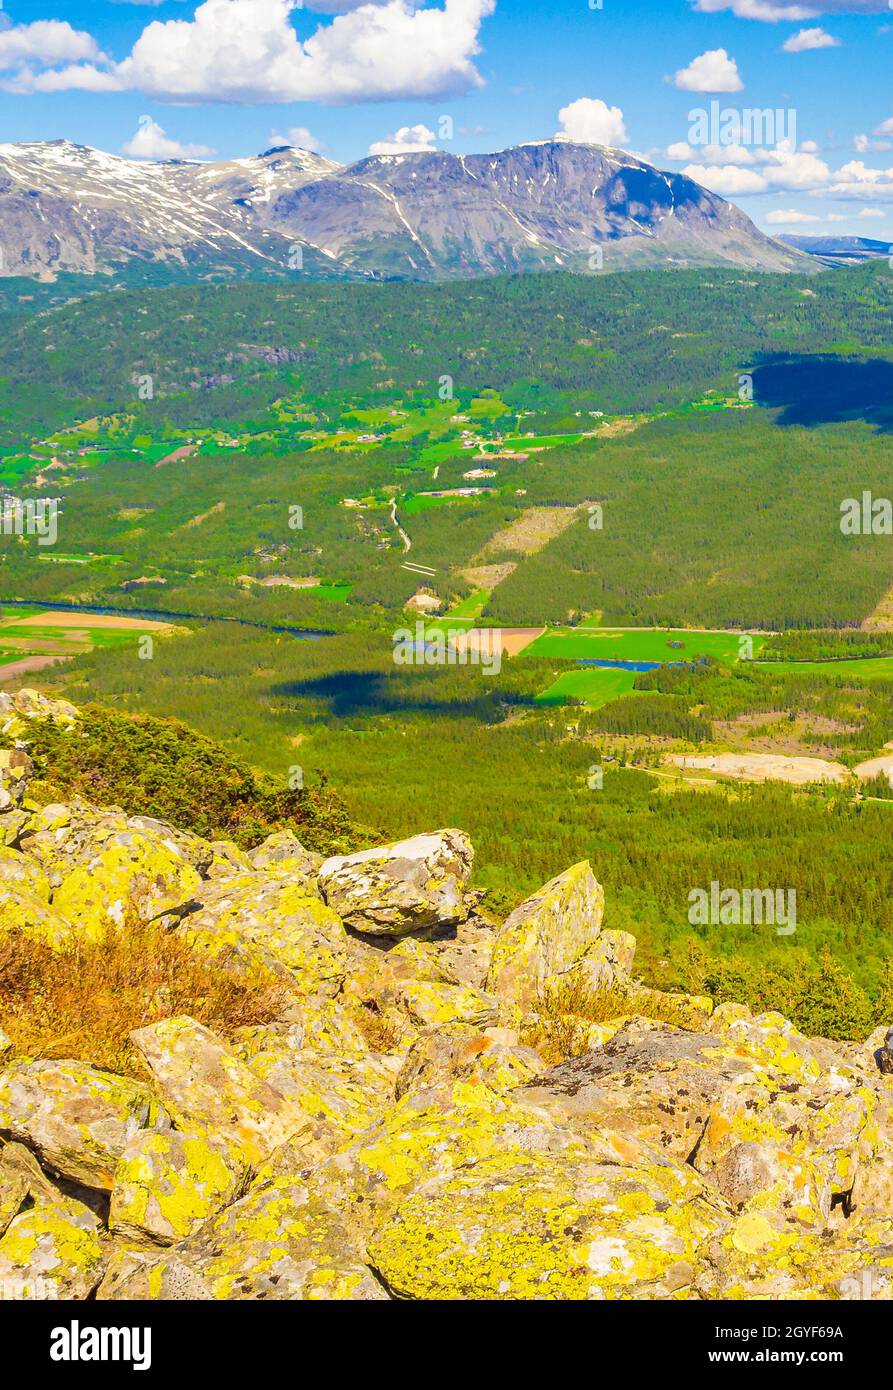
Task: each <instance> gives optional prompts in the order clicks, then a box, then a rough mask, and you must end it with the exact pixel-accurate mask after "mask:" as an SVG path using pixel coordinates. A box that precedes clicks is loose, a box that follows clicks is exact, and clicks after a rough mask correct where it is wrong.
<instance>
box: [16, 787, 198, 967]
mask: <svg viewBox="0 0 893 1390" xmlns="http://www.w3.org/2000/svg"><path fill="white" fill-rule="evenodd" d="M178 840H179V841H180V842H179V843H178ZM20 845H21V848H22V849H23V850H24V851H25V852H26V853H27V854H28V855H30V856H31V857H32V858H33V859H34V860H36V861H37V863H38V864H39V866H40V868H41V869H42V870H43V872H44V873H45V874H46V876H47V878H48V880H49V883H50V886H51V888H52V894H53V896H52V903H53V908H54V910H55V911H56V912H57V913H58V914H59V915H60V916H62V917H63V918H65V919H66V920H67V921H69V922H70V923H71V924H72V926H73V927H74V928H75V930H76V932H77V933H78V935H79V936H81V937H84V938H86V939H88V940H97V939H99V938H101V937H102V935H103V933H104V932H105V931H107V930H108V929H109V927H122V926H124V924H125V922H126V920H127V918H128V915H129V914H135V915H136V916H137V917H139V918H140V919H141V920H143V921H148V920H150V919H152V918H154V917H158V916H159V915H160V914H161V913H163V912H165V911H167V910H169V909H171V908H173V907H177V906H179V905H180V904H182V903H185V902H188V901H189V900H190V899H191V898H192V897H194V895H195V893H196V891H197V889H198V888H199V886H200V884H201V877H200V875H199V873H198V871H197V870H196V869H195V868H194V867H193V865H192V863H190V862H189V857H187V854H186V852H185V851H184V846H183V842H182V840H180V837H179V836H176V835H172V834H171V833H170V832H169V828H168V827H166V826H164V825H163V824H162V823H161V822H152V821H143V822H139V821H133V820H128V818H127V817H126V816H124V815H123V813H121V812H119V811H109V812H105V811H95V810H92V809H91V808H89V807H83V806H71V807H65V806H50V807H45V808H44V809H43V810H42V811H40V812H38V813H37V814H36V815H35V816H34V817H33V818H32V820H31V821H30V822H29V824H28V826H27V828H26V831H25V833H24V834H23V835H22V836H21V839H20Z"/></svg>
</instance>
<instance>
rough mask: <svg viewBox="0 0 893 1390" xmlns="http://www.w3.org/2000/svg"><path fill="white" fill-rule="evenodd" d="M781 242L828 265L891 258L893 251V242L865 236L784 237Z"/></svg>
mask: <svg viewBox="0 0 893 1390" xmlns="http://www.w3.org/2000/svg"><path fill="white" fill-rule="evenodd" d="M779 241H783V242H784V243H785V245H786V246H792V247H793V248H794V249H795V250H797V251H805V252H807V254H808V255H810V256H818V257H819V258H820V259H821V260H823V261H824V262H825V263H826V264H828V265H831V264H835V265H856V264H857V263H858V262H859V261H873V260H876V259H877V258H878V257H879V256H889V255H890V253H891V251H893V242H890V241H873V240H872V239H871V238H870V237H864V236H783V237H779Z"/></svg>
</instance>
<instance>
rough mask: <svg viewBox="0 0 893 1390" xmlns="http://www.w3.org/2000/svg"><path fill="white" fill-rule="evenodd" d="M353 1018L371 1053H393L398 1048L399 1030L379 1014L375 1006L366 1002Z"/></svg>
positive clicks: (389, 1020)
mask: <svg viewBox="0 0 893 1390" xmlns="http://www.w3.org/2000/svg"><path fill="white" fill-rule="evenodd" d="M353 1016H354V1018H355V1019H356V1023H357V1027H358V1028H359V1030H360V1032H361V1033H362V1035H363V1037H364V1038H365V1040H366V1043H367V1045H368V1047H369V1049H370V1050H371V1051H372V1052H394V1051H396V1049H397V1048H398V1047H399V1045H400V1036H401V1035H400V1032H399V1030H398V1029H397V1027H396V1026H395V1025H394V1023H393V1021H392V1020H391V1019H389V1018H388V1017H387V1016H386V1015H385V1014H383V1013H382V1012H381V1010H380V1009H379V1008H378V1006H377V1004H374V1003H372V1002H371V1001H369V1002H366V1003H364V1004H362V1005H361V1006H360V1007H359V1008H358V1009H357V1010H356V1013H355V1014H354V1015H353Z"/></svg>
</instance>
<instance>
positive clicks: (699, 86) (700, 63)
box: [673, 48, 744, 92]
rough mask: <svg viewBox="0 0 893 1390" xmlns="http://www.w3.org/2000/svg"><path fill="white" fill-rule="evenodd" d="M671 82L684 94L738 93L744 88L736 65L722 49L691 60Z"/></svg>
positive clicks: (709, 51) (702, 54)
mask: <svg viewBox="0 0 893 1390" xmlns="http://www.w3.org/2000/svg"><path fill="white" fill-rule="evenodd" d="M673 80H674V82H675V84H676V86H677V87H680V88H681V89H682V90H683V91H684V92H740V91H741V90H742V88H743V87H744V83H743V82H742V81H741V74H740V73H739V71H738V64H737V63H736V62H735V59H734V58H730V57H729V55H728V53H727V52H726V50H725V49H724V48H711V49H708V51H707V52H706V53H701V54H700V55H699V56H698V57H697V58H693V59H692V60H691V62H690V63H689V65H688V67H687V68H680V69H679V71H678V72H677V73H676V76H675V78H674V79H673Z"/></svg>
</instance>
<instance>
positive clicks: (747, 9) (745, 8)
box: [692, 0, 889, 24]
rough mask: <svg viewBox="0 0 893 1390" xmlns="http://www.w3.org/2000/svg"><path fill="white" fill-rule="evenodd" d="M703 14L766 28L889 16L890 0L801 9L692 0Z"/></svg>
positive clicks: (766, 1) (787, 3) (763, 0)
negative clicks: (827, 17)
mask: <svg viewBox="0 0 893 1390" xmlns="http://www.w3.org/2000/svg"><path fill="white" fill-rule="evenodd" d="M692 3H693V5H694V8H695V9H696V10H700V11H701V12H702V13H703V14H717V13H719V12H720V11H721V10H731V11H732V14H734V15H737V16H738V18H739V19H760V20H762V21H763V22H764V23H766V24H777V23H778V22H779V21H780V20H798V19H817V18H818V16H819V15H822V14H887V13H888V12H889V5H888V0H813V3H811V4H808V5H801V4H797V3H795V2H794V0H692Z"/></svg>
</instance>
